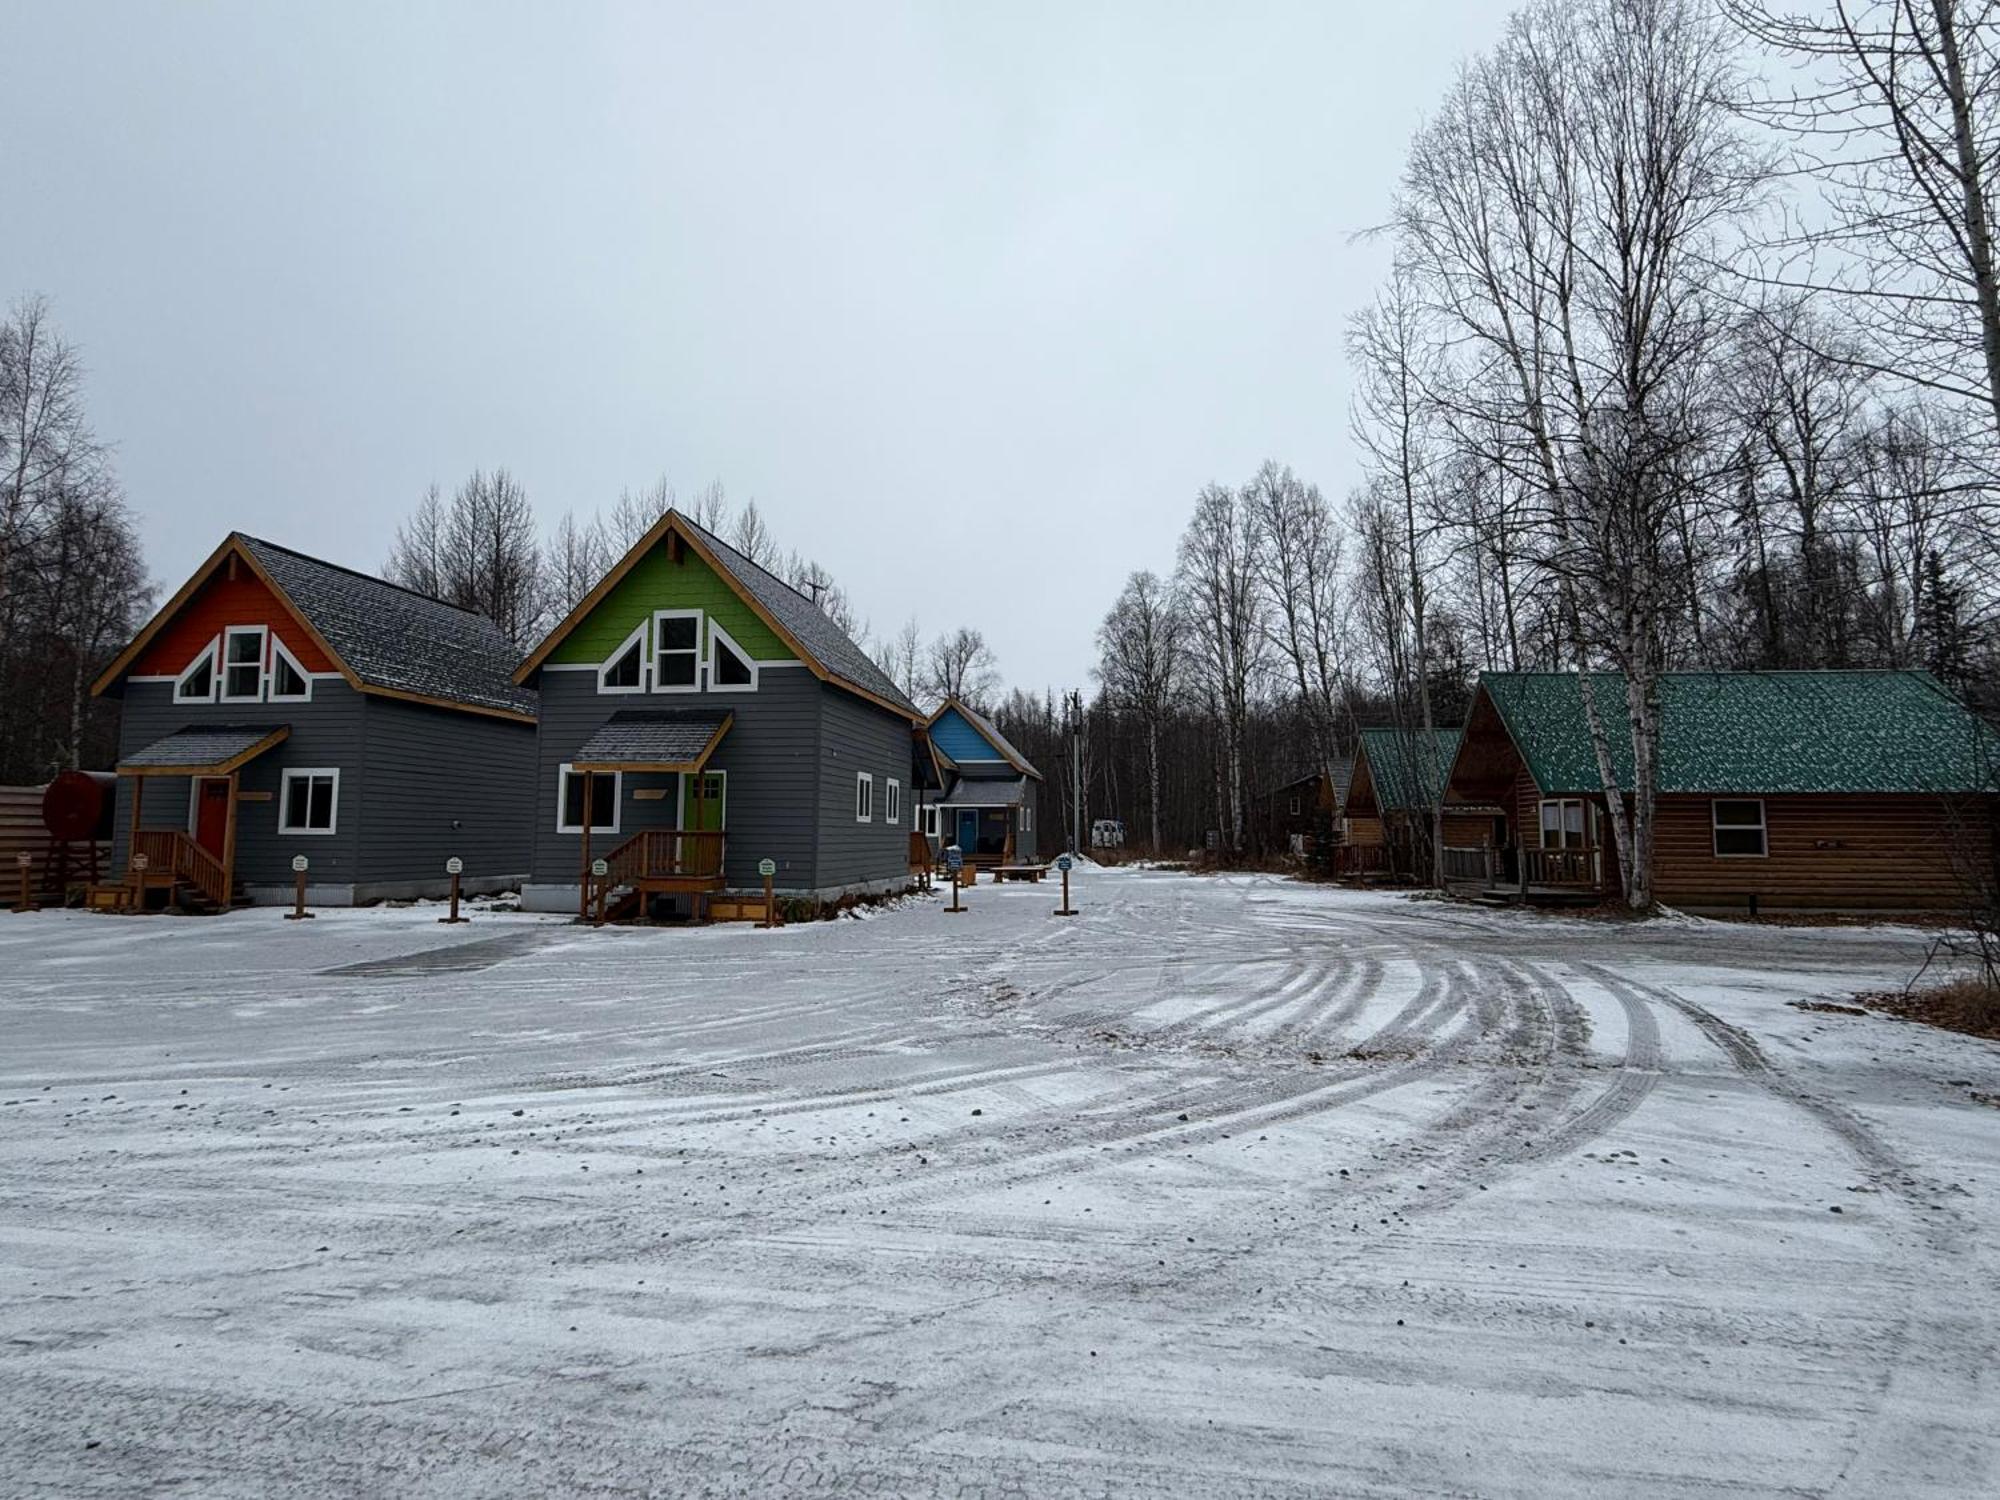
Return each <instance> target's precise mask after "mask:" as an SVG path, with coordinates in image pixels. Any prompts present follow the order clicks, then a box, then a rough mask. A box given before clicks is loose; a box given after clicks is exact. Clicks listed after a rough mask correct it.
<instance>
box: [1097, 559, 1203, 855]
mask: <svg viewBox="0 0 2000 1500" xmlns="http://www.w3.org/2000/svg"><path fill="white" fill-rule="evenodd" d="M1183 634H1184V621H1183V616H1182V612H1181V609H1180V605H1179V602H1178V601H1177V600H1176V599H1175V598H1174V596H1173V594H1172V592H1171V590H1169V589H1168V588H1167V586H1166V585H1165V584H1163V583H1162V582H1161V581H1160V580H1159V579H1158V578H1157V577H1155V576H1154V575H1153V574H1151V573H1148V572H1139V573H1134V574H1133V575H1132V576H1131V577H1130V578H1128V579H1127V580H1126V581H1125V588H1124V591H1123V592H1122V593H1120V594H1119V596H1118V601H1117V603H1115V604H1113V605H1112V606H1111V613H1110V614H1108V615H1106V616H1105V617H1104V623H1103V624H1102V625H1100V626H1099V627H1098V629H1097V649H1098V668H1097V671H1098V677H1099V679H1100V680H1101V681H1102V682H1103V684H1104V692H1105V695H1106V697H1107V698H1108V699H1109V700H1110V701H1111V703H1112V705H1113V706H1116V707H1123V708H1125V709H1128V710H1129V711H1131V712H1132V713H1134V714H1136V715H1137V716H1138V720H1139V732H1140V734H1141V736H1142V737H1143V739H1144V742H1145V747H1146V748H1145V754H1146V800H1147V814H1148V817H1147V827H1148V830H1149V839H1148V847H1149V848H1150V849H1151V850H1152V851H1153V852H1154V853H1155V854H1157V853H1159V851H1160V849H1161V842H1160V838H1161V831H1160V830H1161V825H1160V812H1161V803H1162V789H1161V781H1160V737H1161V732H1162V730H1163V729H1164V728H1165V725H1166V720H1167V713H1168V711H1169V710H1170V709H1171V708H1172V707H1173V704H1174V700H1175V695H1176V694H1177V693H1178V692H1179V691H1180V681H1181V649H1182V638H1183ZM1107 759H1108V758H1107ZM1114 805H1115V799H1114Z"/></svg>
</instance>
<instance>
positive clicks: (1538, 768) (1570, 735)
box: [1479, 672, 2000, 796]
mask: <svg viewBox="0 0 2000 1500" xmlns="http://www.w3.org/2000/svg"><path fill="white" fill-rule="evenodd" d="M1591 683H1592V688H1591V691H1592V694H1593V696H1594V697H1595V700H1596V703H1597V711H1598V715H1599V717H1600V718H1601V720H1602V721H1603V723H1604V726H1605V730H1606V732H1607V733H1608V735H1609V736H1610V740H1611V749H1612V764H1613V766H1614V768H1615V770H1616V774H1617V777H1618V784H1619V785H1620V786H1621V787H1627V788H1629V787H1630V786H1631V784H1632V737H1631V734H1630V732H1629V728H1628V721H1627V713H1626V707H1625V680H1624V678H1622V677H1620V676H1619V675H1617V674H1616V673H1597V674H1594V675H1593V676H1592V678H1591ZM1479 685H1480V688H1481V690H1482V691H1484V692H1485V693H1486V695H1487V697H1488V698H1490V699H1491V700H1492V702H1493V706H1494V707H1495V708H1496V709H1498V710H1499V713H1500V717H1501V719H1502V721H1503V722H1504V723H1505V724H1506V726H1507V732H1508V734H1509V735H1511V736H1512V737H1513V740H1514V744H1515V746H1516V747H1517V748H1518V749H1519V750H1520V752H1521V758H1522V759H1523V760H1524V761H1526V762H1527V766H1528V773H1529V774H1530V775H1531V776H1533V777H1534V778H1535V784H1536V785H1537V786H1538V787H1540V788H1541V789H1542V791H1543V792H1544V793H1554V792H1597V791H1601V790H1602V789H1603V781H1602V779H1601V778H1600V777H1599V775H1598V771H1597V756H1596V753H1595V752H1594V751H1593V750H1592V748H1591V744H1590V724H1589V721H1588V720H1587V719H1586V718H1585V716H1584V712H1583V692H1582V688H1581V679H1580V678H1579V677H1578V676H1577V675H1576V674H1574V673H1568V672H1500V673H1488V674H1486V675H1485V676H1483V677H1481V678H1480V680H1479ZM1659 784H1660V790H1661V791H1662V792H1682V793H1723V792H1746V793H1753V794H1759V793H1761V794H1769V795H1773V796H1776V795H1782V794H1785V793H1791V792H1822V793H1824V792H1931V793H1953V792H1972V791H1981V790H1989V791H1990V790H1993V789H1994V788H1995V787H1996V786H2000V739H1996V737H1995V735H1994V733H1993V731H1992V730H1991V729H1989V728H1987V726H1986V725H1985V724H1983V723H1982V722H1980V721H1979V720H1978V719H1976V718H1974V717H1973V716H1972V715H1971V714H1970V713H1968V712H1966V710H1965V709H1964V708H1963V707H1962V706H1961V705H1960V704H1959V703H1958V701H1957V700H1956V699H1954V698H1953V697H1952V696H1951V695H1950V694H1949V693H1947V692H1945V690H1944V689H1943V688H1942V687H1940V686H1939V685H1938V684H1937V682H1936V681H1935V680H1934V679H1932V678H1931V677H1930V676H1929V675H1928V674H1926V673H1923V672H1670V673H1668V674H1666V675H1665V676H1663V677H1662V678H1661V679H1660V773H1659Z"/></svg>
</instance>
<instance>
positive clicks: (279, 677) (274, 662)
mask: <svg viewBox="0 0 2000 1500" xmlns="http://www.w3.org/2000/svg"><path fill="white" fill-rule="evenodd" d="M311 696H312V679H311V678H310V677H308V676H306V669H305V668H304V667H302V666H300V665H299V663H298V658H297V657H295V656H293V655H292V653H291V652H289V651H287V650H286V649H285V643H284V642H283V641H280V640H273V641H272V642H271V690H270V699H271V701H272V702H273V703H285V702H298V701H301V700H303V699H306V698H310V697H311Z"/></svg>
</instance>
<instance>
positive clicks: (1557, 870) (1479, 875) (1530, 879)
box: [1444, 844, 1616, 905]
mask: <svg viewBox="0 0 2000 1500" xmlns="http://www.w3.org/2000/svg"><path fill="white" fill-rule="evenodd" d="M1606 853H1607V851H1605V850H1603V849H1520V850H1515V851H1513V852H1512V854H1511V856H1510V855H1508V854H1505V853H1503V851H1501V850H1499V849H1496V848H1494V847H1493V846H1492V845H1490V844H1484V845H1477V846H1459V847H1455V848H1454V847H1452V846H1450V845H1447V846H1446V847H1445V850H1444V882H1445V885H1446V886H1447V887H1448V888H1449V889H1451V890H1454V891H1458V892H1460V893H1461V894H1464V895H1473V896H1480V897H1484V898H1488V899H1493V900H1508V901H1521V902H1529V901H1535V902H1550V903H1558V902H1560V903H1570V904H1577V905H1582V904H1593V903H1596V902H1599V901H1603V900H1605V899H1606V898H1608V897H1609V896H1611V895H1612V894H1613V889H1612V887H1611V886H1610V885H1608V884H1607V883H1606V879H1605V877H1606V875H1607V873H1610V874H1612V875H1613V876H1614V877H1615V874H1616V872H1615V869H1612V868H1611V866H1610V862H1609V861H1608V860H1607V859H1606V857H1605V856H1606ZM1510 859H1511V863H1512V864H1513V866H1514V868H1513V869H1512V870H1511V871H1510V870H1509V869H1507V864H1508V863H1509V862H1510Z"/></svg>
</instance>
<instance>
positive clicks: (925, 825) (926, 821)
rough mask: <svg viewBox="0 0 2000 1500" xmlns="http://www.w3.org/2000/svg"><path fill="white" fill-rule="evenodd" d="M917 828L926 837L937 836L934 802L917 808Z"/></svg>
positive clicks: (936, 813) (936, 811) (936, 817)
mask: <svg viewBox="0 0 2000 1500" xmlns="http://www.w3.org/2000/svg"><path fill="white" fill-rule="evenodd" d="M917 830H918V831H919V832H920V833H922V834H923V835H924V836H925V837H926V838H936V837H937V836H938V809H937V804H936V803H935V802H932V803H929V804H927V805H926V806H923V807H920V808H918V809H917Z"/></svg>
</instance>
